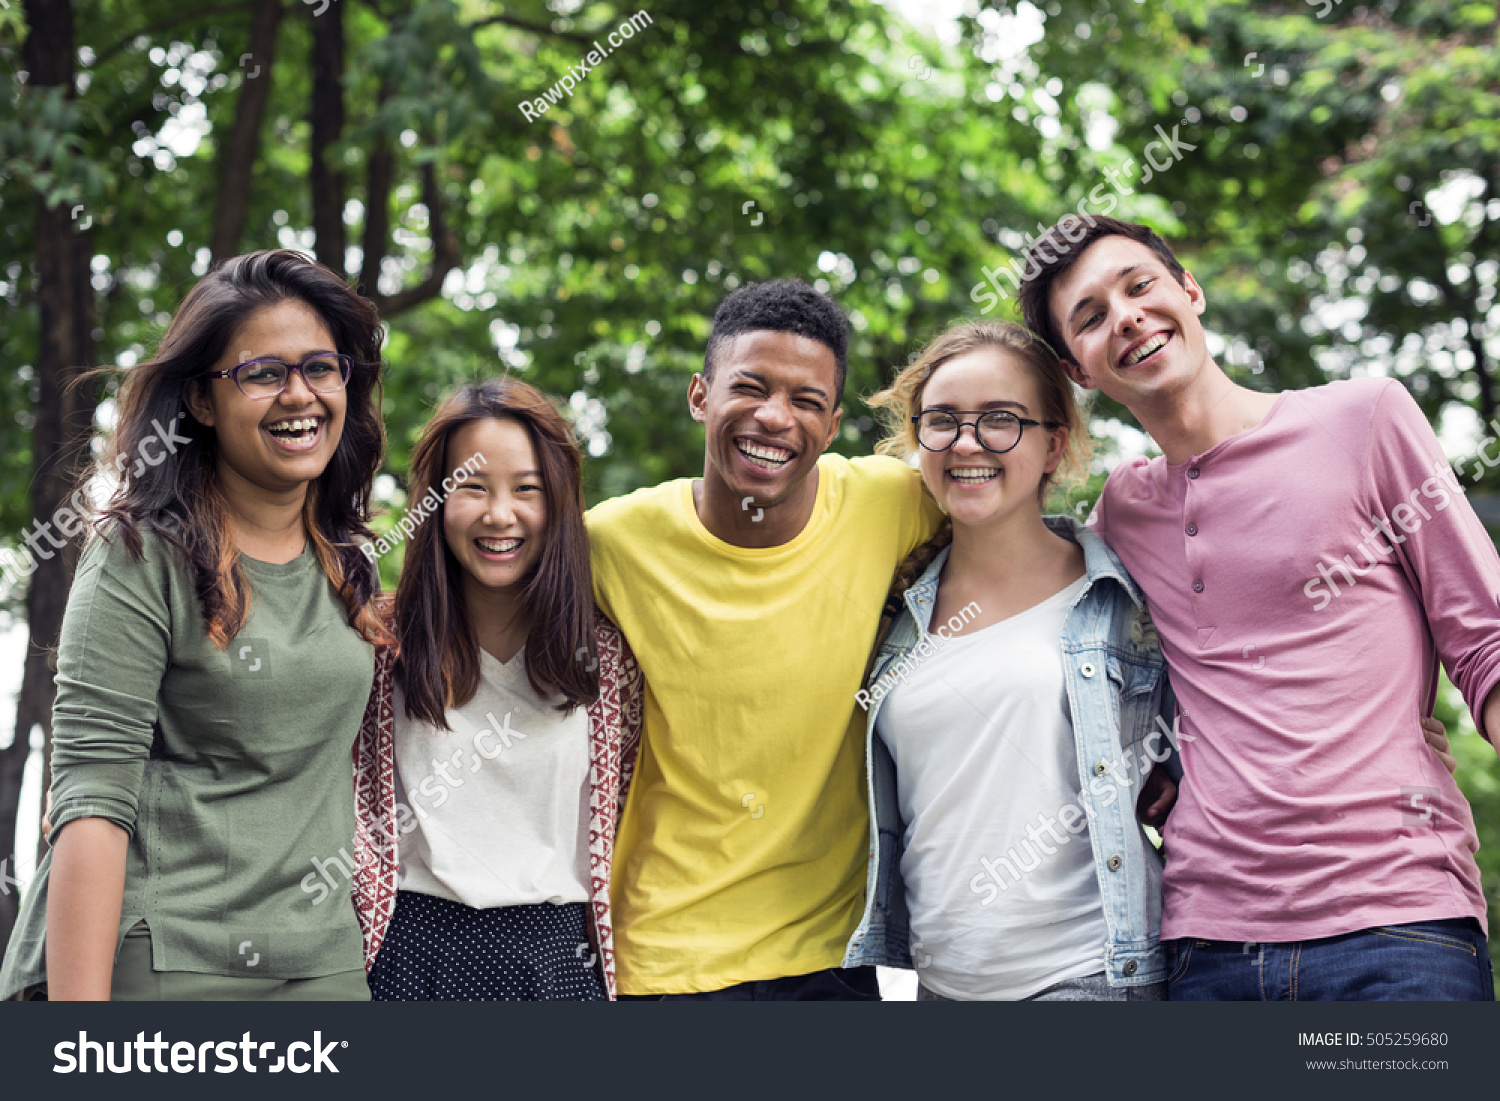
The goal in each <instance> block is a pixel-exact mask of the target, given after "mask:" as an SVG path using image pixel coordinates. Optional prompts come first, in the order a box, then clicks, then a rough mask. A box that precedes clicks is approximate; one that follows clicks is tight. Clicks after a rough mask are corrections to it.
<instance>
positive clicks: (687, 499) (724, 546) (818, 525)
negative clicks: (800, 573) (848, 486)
mask: <svg viewBox="0 0 1500 1101" xmlns="http://www.w3.org/2000/svg"><path fill="white" fill-rule="evenodd" d="M825 458H828V456H827V455H819V456H818V464H817V470H818V488H817V491H816V494H815V496H814V497H813V508H812V515H811V516H809V517H808V518H807V523H805V524H803V525H802V530H801V531H799V532H798V533H797V534H796V535H794V536H793V537H792V538H791V539H789V540H787V541H786V542H785V543H781V544H779V545H778V546H774V547H739V546H736V545H735V544H733V543H726V542H725V541H724V540H723V539H720V538H719V537H718V536H717V535H715V534H714V533H713V532H711V531H709V530H708V528H707V527H706V526H704V523H703V519H702V518H701V517H700V516H699V515H698V506H697V505H696V504H694V503H693V483H694V482H695V481H697V480H698V479H696V478H684V479H682V488H681V489H680V490H679V492H678V495H677V500H678V504H679V505H680V506H681V507H682V509H683V510H684V511H685V512H686V514H687V523H688V527H689V528H691V529H692V531H693V533H694V534H695V535H697V536H698V538H699V539H700V540H702V541H703V542H704V543H706V544H707V545H708V546H709V547H711V548H713V549H714V550H716V551H718V552H719V553H720V554H725V555H729V556H730V557H733V558H775V557H776V556H777V555H781V554H789V553H791V552H793V551H796V550H798V549H800V548H801V547H802V546H803V545H805V544H806V543H808V542H810V541H812V540H813V539H815V538H816V537H817V535H818V533H819V531H820V530H821V529H822V527H823V518H824V514H825V513H826V511H827V509H826V508H825V506H826V504H827V502H828V470H827V468H826V467H825V466H824V464H823V460H824V459H825ZM809 477H811V475H809Z"/></svg>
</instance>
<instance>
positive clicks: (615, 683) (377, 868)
mask: <svg viewBox="0 0 1500 1101" xmlns="http://www.w3.org/2000/svg"><path fill="white" fill-rule="evenodd" d="M594 628H595V636H596V638H597V639H598V650H599V698H598V699H597V700H596V701H595V702H594V703H593V704H592V705H591V706H590V707H589V709H588V715H589V762H590V767H589V895H590V899H591V902H592V905H591V906H590V911H591V916H592V918H593V921H592V929H591V932H592V933H593V939H594V943H595V946H596V947H597V949H598V952H599V957H600V960H601V962H602V963H603V965H604V982H605V986H606V988H607V989H608V991H609V996H610V998H614V996H615V945H614V933H613V930H612V927H611V925H610V916H609V881H610V865H611V861H612V859H613V856H614V847H615V831H616V830H617V829H618V828H619V825H620V812H621V811H622V810H623V809H624V807H625V795H626V792H627V791H629V789H630V779H631V777H632V775H634V773H635V760H636V752H637V750H638V749H639V748H640V741H641V707H642V695H641V692H642V683H643V682H642V678H641V667H640V666H639V665H638V664H636V660H635V655H633V654H632V653H631V652H630V647H629V646H627V645H626V644H625V637H624V636H623V635H622V634H620V631H619V629H618V628H617V627H615V626H614V624H612V623H610V622H609V620H607V619H605V618H604V616H602V615H598V614H596V615H595V620H594ZM394 662H395V659H394V657H393V654H392V651H391V649H390V648H389V647H380V648H378V649H377V650H376V653H375V684H374V687H373V689H372V690H371V692H370V702H369V703H368V704H367V705H366V707H365V717H364V721H363V722H362V723H361V724H360V728H359V737H358V738H357V739H356V740H355V742H354V803H355V836H354V843H355V854H354V857H355V871H354V908H355V911H356V912H357V913H358V915H359V925H360V929H361V931H362V932H363V933H364V937H365V970H366V971H369V969H370V968H372V967H374V966H375V956H376V955H377V954H378V953H379V951H380V943H381V941H382V940H384V939H385V931H386V928H387V927H388V926H389V925H390V922H391V915H392V914H393V913H394V912H395V910H396V851H397V845H396V843H395V841H394V839H395V838H396V837H397V836H398V835H397V830H396V780H395V775H396V773H395V755H394V742H393V730H394V725H395V709H394V706H393V699H394V693H393V688H394V684H395V681H394V678H393V676H392V667H393V665H394ZM382 839H385V841H386V843H385V844H381V840H382Z"/></svg>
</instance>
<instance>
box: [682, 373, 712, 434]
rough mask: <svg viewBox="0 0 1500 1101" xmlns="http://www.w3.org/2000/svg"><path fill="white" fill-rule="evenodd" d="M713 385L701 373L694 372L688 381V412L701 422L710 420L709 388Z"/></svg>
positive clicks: (704, 422)
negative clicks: (691, 378)
mask: <svg viewBox="0 0 1500 1101" xmlns="http://www.w3.org/2000/svg"><path fill="white" fill-rule="evenodd" d="M710 385H712V384H711V383H710V382H709V381H708V380H707V379H705V378H704V377H703V376H702V375H701V374H694V375H693V380H692V381H691V382H689V383H688V412H689V413H691V414H692V415H693V420H695V421H697V422H698V423H699V424H706V423H707V422H708V390H709V387H710Z"/></svg>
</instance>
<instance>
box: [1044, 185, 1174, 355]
mask: <svg viewBox="0 0 1500 1101" xmlns="http://www.w3.org/2000/svg"><path fill="white" fill-rule="evenodd" d="M1065 226H1066V227H1067V228H1068V229H1070V230H1071V229H1073V227H1074V226H1082V227H1083V233H1082V235H1081V236H1074V235H1073V234H1072V233H1064V232H1063V228H1064V227H1065ZM1074 232H1075V233H1076V230H1075V231H1074ZM1101 237H1128V238H1129V239H1130V240H1132V241H1138V242H1140V243H1141V244H1143V245H1145V246H1146V247H1147V248H1149V249H1150V250H1151V251H1152V252H1154V253H1156V255H1157V256H1159V257H1160V258H1161V262H1162V263H1163V264H1165V265H1166V267H1167V270H1168V271H1169V272H1171V273H1172V278H1173V279H1176V280H1177V284H1178V286H1185V285H1186V284H1185V283H1183V276H1184V275H1186V274H1187V273H1186V271H1185V270H1184V268H1183V266H1182V264H1181V263H1179V262H1178V259H1177V256H1176V254H1175V253H1173V252H1172V246H1171V245H1169V244H1167V242H1166V241H1164V240H1163V239H1162V238H1161V237H1160V236H1159V235H1158V234H1157V232H1156V231H1155V230H1154V229H1152V228H1151V227H1150V226H1146V225H1141V224H1140V223H1139V222H1122V221H1120V219H1118V218H1106V217H1104V216H1103V215H1094V214H1085V215H1082V216H1079V215H1077V214H1068V215H1065V216H1064V217H1062V218H1060V219H1059V220H1058V221H1057V223H1056V224H1055V225H1053V227H1052V228H1051V229H1049V230H1048V231H1047V232H1046V233H1044V234H1042V235H1041V236H1040V237H1038V238H1037V240H1036V243H1035V244H1033V245H1032V246H1031V248H1030V249H1028V250H1027V252H1026V266H1025V270H1026V271H1028V272H1030V271H1035V272H1036V274H1035V275H1034V276H1032V277H1031V278H1030V279H1027V280H1026V281H1025V282H1024V283H1022V284H1021V316H1022V317H1023V318H1024V319H1025V321H1026V327H1027V328H1028V329H1030V330H1031V331H1032V332H1034V333H1036V334H1037V335H1038V336H1040V337H1041V338H1042V339H1043V340H1045V341H1046V342H1047V343H1048V344H1050V345H1051V346H1052V350H1053V351H1054V352H1056V353H1057V356H1058V358H1059V359H1065V360H1068V361H1070V362H1072V360H1073V354H1072V353H1071V352H1070V351H1069V350H1068V342H1067V340H1066V339H1065V338H1064V337H1063V335H1062V333H1061V332H1059V331H1058V328H1057V326H1056V325H1054V324H1053V323H1052V310H1051V309H1050V307H1049V306H1048V305H1047V299H1048V296H1049V295H1050V294H1051V291H1052V281H1053V280H1054V279H1057V278H1058V277H1059V276H1061V275H1063V274H1064V273H1066V272H1067V271H1068V270H1069V269H1070V268H1072V266H1073V265H1074V264H1076V263H1078V258H1079V257H1080V256H1082V255H1083V253H1084V251H1085V250H1086V249H1087V248H1088V247H1089V246H1090V245H1092V244H1093V243H1094V242H1095V241H1097V240H1099V238H1101ZM1044 250H1050V252H1049V251H1044ZM1053 253H1055V254H1056V255H1053ZM1033 265H1035V267H1033Z"/></svg>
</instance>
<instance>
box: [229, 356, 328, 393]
mask: <svg viewBox="0 0 1500 1101" xmlns="http://www.w3.org/2000/svg"><path fill="white" fill-rule="evenodd" d="M293 371H296V372H298V373H299V374H301V375H302V381H303V382H305V383H307V388H308V389H309V390H311V391H313V392H314V393H317V394H331V393H333V392H334V391H335V390H342V389H343V388H344V387H345V385H347V384H348V382H349V376H350V375H352V374H353V373H354V359H353V357H351V356H346V355H343V354H342V353H340V352H313V353H312V354H311V355H310V356H308V357H307V358H306V359H304V360H303V361H302V362H301V363H283V362H282V361H281V360H279V359H274V358H272V357H271V356H263V357H262V358H260V359H247V360H245V362H244V363H239V364H236V365H235V366H233V367H231V368H229V369H228V370H227V371H211V372H209V374H208V375H207V376H206V377H207V378H227V379H232V380H233V381H234V384H235V385H236V386H238V387H239V388H240V393H242V394H244V395H245V396H246V397H247V398H252V399H254V400H256V401H264V400H265V399H267V398H274V397H275V396H276V395H277V394H279V393H281V392H282V391H283V390H285V389H286V387H287V383H288V382H290V381H291V378H292V372H293Z"/></svg>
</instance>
